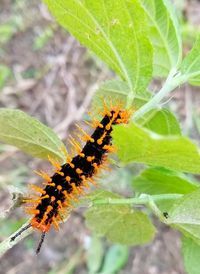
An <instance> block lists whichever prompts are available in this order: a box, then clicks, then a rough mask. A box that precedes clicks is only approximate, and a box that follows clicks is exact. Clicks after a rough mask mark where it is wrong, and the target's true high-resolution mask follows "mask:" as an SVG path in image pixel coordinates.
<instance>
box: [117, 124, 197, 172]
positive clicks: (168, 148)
mask: <svg viewBox="0 0 200 274" xmlns="http://www.w3.org/2000/svg"><path fill="white" fill-rule="evenodd" d="M113 138H114V144H115V145H116V147H117V149H118V150H117V153H118V156H119V158H120V160H121V161H123V162H124V163H129V162H136V163H143V164H147V165H153V166H162V167H166V168H169V169H172V170H177V171H183V172H190V173H200V155H199V151H198V147H197V145H195V144H194V143H192V142H191V141H190V140H189V139H187V138H185V137H182V136H169V137H168V136H167V137H164V136H161V135H157V134H155V133H153V132H151V131H148V130H146V129H144V128H141V127H140V126H138V125H136V124H134V123H130V124H129V125H127V126H124V125H119V126H115V128H114V131H113Z"/></svg>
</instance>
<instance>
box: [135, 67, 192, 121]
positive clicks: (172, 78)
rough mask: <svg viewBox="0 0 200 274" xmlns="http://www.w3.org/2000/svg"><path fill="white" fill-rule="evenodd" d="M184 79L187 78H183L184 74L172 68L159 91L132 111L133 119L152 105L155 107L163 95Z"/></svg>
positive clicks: (150, 108)
mask: <svg viewBox="0 0 200 274" xmlns="http://www.w3.org/2000/svg"><path fill="white" fill-rule="evenodd" d="M186 81H187V79H185V77H184V75H181V74H178V73H177V70H176V69H172V70H171V71H170V73H169V75H168V77H167V80H166V82H165V84H164V85H163V87H162V88H161V89H160V91H159V92H158V93H157V94H156V95H155V96H153V97H152V99H150V100H149V101H148V102H147V103H146V104H145V105H143V106H142V107H141V108H140V109H139V110H138V111H136V112H135V113H134V115H133V120H138V119H139V118H141V117H142V116H143V115H144V114H145V113H147V112H149V111H150V110H152V109H153V108H154V107H157V106H158V105H159V103H160V102H161V100H162V99H163V98H164V97H165V96H167V95H168V94H169V93H170V92H171V91H173V90H174V89H175V88H177V87H178V86H180V85H181V84H183V83H184V82H186Z"/></svg>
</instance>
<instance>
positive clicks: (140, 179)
mask: <svg viewBox="0 0 200 274" xmlns="http://www.w3.org/2000/svg"><path fill="white" fill-rule="evenodd" d="M133 187H134V190H136V191H138V192H140V193H146V194H151V195H154V194H165V193H177V194H179V193H180V194H187V193H190V192H192V191H194V190H196V189H197V188H198V184H197V183H194V182H192V181H191V180H189V178H187V177H186V176H184V175H183V174H181V173H178V172H174V171H171V170H167V169H164V168H148V169H145V170H144V171H143V172H142V173H141V174H140V175H139V176H137V177H135V178H134V179H133Z"/></svg>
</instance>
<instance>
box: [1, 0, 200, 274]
mask: <svg viewBox="0 0 200 274" xmlns="http://www.w3.org/2000/svg"><path fill="white" fill-rule="evenodd" d="M178 2H179V4H181V3H182V8H183V13H184V15H185V16H186V18H187V19H188V20H189V22H191V24H194V25H196V26H197V25H198V26H200V16H199V14H200V2H199V1H178ZM7 23H8V24H9V26H10V33H11V34H10V37H9V39H7V38H6V39H7V41H6V42H4V43H3V44H2V46H1V48H0V63H1V64H4V65H6V66H7V67H9V68H10V69H11V72H10V76H9V77H8V79H7V80H6V82H5V83H4V85H3V87H2V90H1V91H0V107H8V108H18V109H21V110H23V111H25V112H26V113H28V114H30V115H32V116H34V117H36V118H38V119H39V120H40V121H42V122H43V123H45V124H46V125H48V126H49V127H51V128H53V129H54V130H55V132H56V133H57V134H58V135H59V136H60V138H62V139H63V140H64V141H65V142H66V143H67V137H68V134H69V132H71V131H72V129H73V124H74V123H75V122H77V121H79V122H80V121H81V119H82V118H83V116H84V114H85V112H86V111H87V110H88V107H89V105H90V102H91V98H92V95H93V94H94V91H95V89H96V87H97V86H98V83H101V82H102V81H104V80H106V79H110V78H111V77H113V76H114V75H113V73H112V72H110V71H109V69H108V68H107V67H106V66H104V65H103V64H102V63H101V62H100V61H99V60H97V59H96V58H95V57H94V56H93V55H92V54H91V53H89V52H87V51H86V49H85V48H84V47H82V46H81V45H80V44H79V43H78V42H77V41H76V40H75V39H74V38H73V37H71V36H70V35H69V34H68V33H67V32H66V31H65V30H63V29H61V28H60V27H59V26H58V25H57V24H56V23H55V22H54V20H53V19H52V18H51V16H50V15H49V13H48V11H47V10H46V7H45V6H44V5H43V4H42V3H41V1H39V0H33V1H28V2H27V1H25V0H18V1H17V0H16V1H11V0H1V1H0V24H7ZM8 35H9V31H8ZM38 37H39V38H38ZM191 39H192V38H191ZM0 41H1V40H0ZM190 46H191V45H187V44H186V46H185V48H186V50H187V48H188V47H190ZM198 92H199V89H198V88H192V87H190V86H184V87H183V88H181V89H179V90H177V91H175V92H173V97H172V98H170V100H168V102H167V103H166V104H168V105H169V106H170V108H171V109H172V110H174V111H176V113H177V116H178V118H179V119H180V120H181V123H182V129H183V132H184V133H185V134H188V135H190V136H192V137H195V138H196V137H197V139H198V135H197V134H199V133H198V132H197V129H195V127H194V123H193V112H192V109H195V110H196V112H197V113H198V114H200V108H199V105H200V104H199V103H200V95H199V94H198ZM48 168H49V165H48V164H47V163H46V162H44V161H41V160H38V159H33V158H31V157H29V156H27V155H25V154H24V153H22V152H20V151H18V150H17V149H15V148H13V147H10V146H7V145H0V174H1V175H0V210H1V211H3V210H5V209H6V208H7V207H9V205H10V203H11V196H10V194H9V191H10V187H11V186H15V187H18V188H20V189H21V190H22V191H25V190H26V183H27V182H32V183H34V182H36V181H37V180H38V178H37V177H36V176H35V175H34V174H33V170H37V169H48ZM26 218H27V216H25V215H24V213H23V210H22V209H21V208H18V209H15V210H14V211H12V212H11V213H10V214H9V215H8V216H7V217H6V219H5V220H4V221H3V222H0V225H1V228H0V240H1V241H2V240H4V239H5V238H6V237H7V236H9V235H10V234H11V232H13V231H15V230H16V229H17V227H20V225H21V224H22V223H24V222H25V220H26ZM154 223H155V225H156V227H157V229H158V233H157V235H156V238H155V239H154V241H153V242H152V243H151V244H149V245H147V246H141V247H131V248H130V252H129V258H128V262H127V263H126V265H125V266H124V267H123V269H122V270H120V272H118V273H121V274H130V273H133V274H185V272H184V268H183V263H182V258H181V244H180V235H179V233H178V232H176V231H174V230H172V229H170V228H168V227H167V226H164V225H162V224H160V223H158V222H157V221H156V220H154ZM39 237H40V235H39V233H37V232H34V233H33V234H31V235H30V236H29V237H28V238H27V239H26V240H23V241H21V242H20V243H19V244H18V245H16V246H15V247H14V248H12V249H11V250H9V251H8V252H7V253H6V254H5V255H4V257H3V258H2V259H1V261H0V274H5V273H6V274H22V273H23V274H26V273H27V274H30V273H31V274H35V273H50V274H52V273H59V274H62V273H63V274H64V273H75V274H76V273H77V274H84V273H88V270H87V267H86V249H87V241H88V239H90V237H91V232H90V231H89V230H88V229H87V228H86V226H85V224H84V216H83V210H82V209H77V210H75V211H74V212H73V213H72V214H71V216H70V218H69V221H68V222H67V223H65V224H63V225H62V227H61V229H60V231H59V233H57V232H54V231H52V232H50V233H49V234H48V236H47V239H46V241H45V243H44V246H43V248H42V250H41V253H40V255H39V256H36V255H35V253H34V252H35V251H34V248H35V246H36V244H37V242H38V240H39ZM103 241H104V243H105V246H106V247H108V246H109V245H110V244H109V243H107V242H106V241H105V240H103ZM70 264H71V265H72V266H73V267H72V269H73V271H72V272H70V270H69V269H70V266H71V265H70Z"/></svg>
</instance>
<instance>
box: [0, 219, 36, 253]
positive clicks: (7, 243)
mask: <svg viewBox="0 0 200 274" xmlns="http://www.w3.org/2000/svg"><path fill="white" fill-rule="evenodd" d="M29 223H30V220H28V221H27V222H26V223H25V224H24V225H23V226H22V227H20V228H19V229H18V230H17V231H16V232H14V233H13V234H12V235H11V236H10V237H9V238H7V239H6V240H4V241H3V242H1V243H0V258H1V257H2V256H3V255H4V254H5V253H6V252H7V251H8V250H9V249H10V248H12V247H13V246H14V245H16V244H17V243H18V242H19V241H21V240H22V239H24V238H25V237H26V236H28V235H29V234H31V232H32V231H33V228H32V227H30V228H29V229H27V230H26V231H24V232H23V233H22V234H21V235H20V236H18V237H17V238H16V239H15V240H14V241H11V238H12V237H13V236H14V235H15V234H16V233H17V232H19V231H20V230H21V229H22V228H23V227H25V226H27V225H28V224H29Z"/></svg>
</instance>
